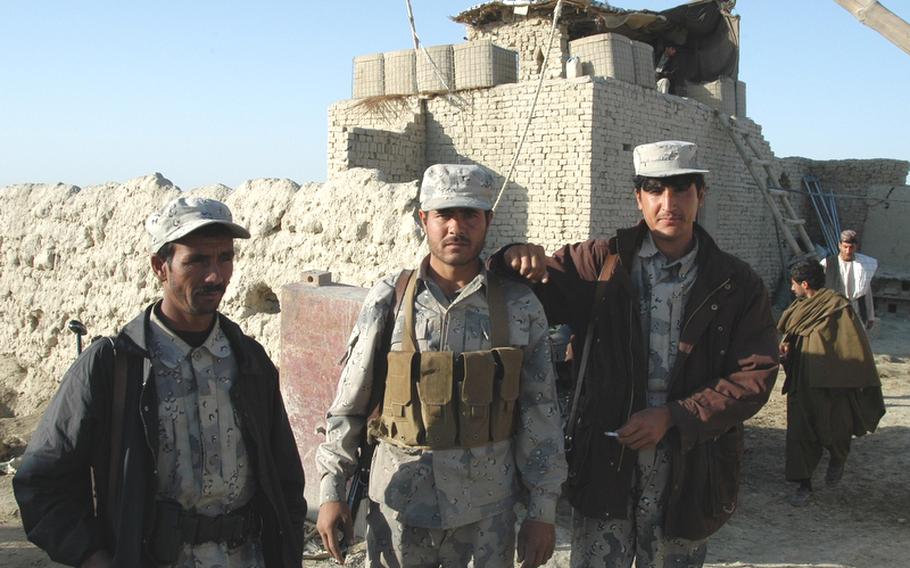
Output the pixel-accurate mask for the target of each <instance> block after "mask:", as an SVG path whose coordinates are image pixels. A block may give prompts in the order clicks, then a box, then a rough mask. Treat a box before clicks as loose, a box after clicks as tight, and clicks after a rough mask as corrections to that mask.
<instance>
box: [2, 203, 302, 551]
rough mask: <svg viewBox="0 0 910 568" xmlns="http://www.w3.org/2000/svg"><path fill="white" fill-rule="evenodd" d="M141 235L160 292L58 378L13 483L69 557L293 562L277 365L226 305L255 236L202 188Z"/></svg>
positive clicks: (297, 497) (292, 458) (289, 460)
mask: <svg viewBox="0 0 910 568" xmlns="http://www.w3.org/2000/svg"><path fill="white" fill-rule="evenodd" d="M146 229H147V230H148V234H149V250H150V253H151V268H152V271H153V272H154V274H155V277H156V278H157V279H158V281H159V282H160V283H161V286H162V289H163V298H162V299H161V300H160V301H156V302H154V303H153V304H151V305H149V306H148V307H147V308H146V309H145V310H144V311H143V312H142V313H140V314H139V315H138V316H137V317H136V318H135V319H133V321H131V322H130V323H128V324H127V325H126V326H125V327H124V328H123V329H122V330H121V331H120V333H119V334H118V335H117V336H115V337H112V338H110V340H107V339H102V340H99V341H95V342H94V343H93V344H92V345H91V346H90V347H89V348H88V349H86V350H85V351H84V352H83V353H82V354H81V355H80V357H79V359H77V360H76V362H75V363H74V364H73V366H72V367H71V368H70V369H69V371H67V373H66V375H65V376H64V378H63V381H62V382H61V385H60V389H59V391H58V392H57V394H56V395H55V396H54V399H53V400H52V401H51V404H50V406H49V407H48V409H47V411H46V412H45V414H44V416H43V418H42V420H41V423H40V425H39V426H38V429H37V430H36V431H35V433H34V434H33V436H32V439H31V441H30V442H29V446H28V449H27V450H26V452H25V455H24V456H23V461H22V465H21V467H20V468H19V471H18V472H17V473H16V477H15V478H14V480H13V488H14V489H15V492H16V499H17V501H18V502H19V507H20V510H21V513H22V522H23V525H24V527H25V531H26V533H27V535H28V538H29V540H31V541H32V542H34V543H35V544H37V545H38V546H39V547H41V548H43V549H44V550H45V551H47V553H48V554H49V555H50V557H51V558H52V559H53V560H54V561H56V562H60V563H63V564H67V565H70V566H83V567H100V568H105V567H107V566H129V567H134V566H135V567H139V566H142V567H145V566H179V567H194V566H224V567H244V568H246V567H261V566H268V567H279V566H284V567H291V566H295V567H299V566H300V562H301V557H302V549H303V522H304V517H305V515H306V501H305V500H304V498H303V487H304V480H303V469H302V467H301V465H300V457H299V456H298V454H297V446H296V444H295V442H294V436H293V434H292V432H291V428H290V425H289V423H288V418H287V414H286V413H285V410H284V405H283V403H282V399H281V393H280V391H279V388H278V372H277V370H276V369H275V367H274V365H273V364H272V362H271V361H270V360H269V357H268V355H267V354H266V352H265V350H264V349H263V348H262V346H261V345H259V343H257V342H256V341H255V340H253V339H252V338H250V337H248V336H246V335H244V333H243V332H242V331H241V329H240V327H239V326H238V325H237V324H235V323H234V322H232V321H230V320H229V319H228V318H226V317H225V316H223V315H221V314H220V313H219V312H218V307H219V305H220V303H221V299H222V298H223V296H224V294H225V291H226V290H227V286H228V284H229V283H230V280H231V275H232V273H233V267H234V238H249V237H250V234H249V232H247V230H246V229H244V228H243V227H241V226H240V225H238V224H236V223H234V222H233V220H232V217H231V212H230V210H229V209H228V208H227V206H226V205H225V204H223V203H221V202H219V201H215V200H213V199H204V198H197V197H178V198H176V199H174V200H172V201H171V202H169V203H168V204H167V205H166V206H165V207H164V209H163V210H162V211H161V212H160V213H155V214H153V215H151V216H150V217H149V218H148V220H147V221H146ZM118 408H119V412H118V410H117V409H118ZM112 453H113V455H111V454H112Z"/></svg>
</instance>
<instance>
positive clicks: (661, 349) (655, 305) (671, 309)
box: [632, 232, 698, 406]
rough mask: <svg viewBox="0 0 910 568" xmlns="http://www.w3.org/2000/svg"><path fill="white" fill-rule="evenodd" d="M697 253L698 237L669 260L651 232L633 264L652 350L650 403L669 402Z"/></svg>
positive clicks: (646, 341)
mask: <svg viewBox="0 0 910 568" xmlns="http://www.w3.org/2000/svg"><path fill="white" fill-rule="evenodd" d="M696 256H698V241H697V240H696V242H695V246H694V247H693V248H692V250H691V251H689V252H688V253H687V254H686V255H685V256H683V257H681V258H678V259H676V260H674V261H673V262H669V261H668V260H667V258H666V257H665V256H664V255H663V254H662V253H661V252H660V251H659V250H658V249H657V246H656V245H655V244H654V239H652V238H651V233H650V232H649V233H648V234H647V235H646V236H645V238H644V240H643V241H642V243H641V248H640V249H639V250H638V254H637V255H636V257H635V260H634V261H633V264H632V282H633V284H634V286H635V287H636V289H637V291H638V297H639V299H640V302H639V312H640V313H639V315H640V316H641V336H642V339H643V340H644V344H645V346H646V351H647V353H648V406H661V405H663V404H664V403H666V401H667V387H668V386H669V380H670V370H671V369H672V368H673V363H674V362H675V361H676V353H677V352H678V351H679V334H680V331H681V330H682V326H683V314H684V312H685V309H686V300H688V299H689V292H690V291H691V290H692V285H693V284H695V279H696V277H697V276H698V267H697V266H696V264H695V258H696Z"/></svg>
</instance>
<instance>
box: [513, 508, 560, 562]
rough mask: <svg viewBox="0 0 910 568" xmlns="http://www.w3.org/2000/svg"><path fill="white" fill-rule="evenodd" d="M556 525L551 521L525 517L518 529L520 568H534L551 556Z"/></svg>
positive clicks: (554, 546) (554, 544) (554, 545)
mask: <svg viewBox="0 0 910 568" xmlns="http://www.w3.org/2000/svg"><path fill="white" fill-rule="evenodd" d="M555 548H556V527H555V526H553V524H552V523H545V522H543V521H534V520H531V519H526V520H525V522H523V523H521V530H519V531H518V561H519V562H521V568H536V567H537V566H540V565H542V564H545V563H546V562H547V560H549V559H550V557H551V556H553V550H554V549H555Z"/></svg>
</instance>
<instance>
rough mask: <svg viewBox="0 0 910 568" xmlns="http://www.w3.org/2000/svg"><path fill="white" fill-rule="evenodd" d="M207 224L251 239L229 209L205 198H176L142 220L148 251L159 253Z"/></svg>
mask: <svg viewBox="0 0 910 568" xmlns="http://www.w3.org/2000/svg"><path fill="white" fill-rule="evenodd" d="M207 225H222V226H224V227H225V228H227V229H228V230H229V231H230V233H231V235H232V236H233V237H235V238H238V239H248V238H250V232H249V231H247V230H246V229H244V228H243V227H241V226H240V225H238V224H237V223H234V218H233V216H231V210H230V209H228V206H227V205H225V204H224V203H222V202H220V201H217V200H215V199H207V198H205V197H178V198H176V199H172V200H171V201H169V202H168V204H167V205H165V206H164V209H162V210H161V211H160V212H158V213H152V214H151V215H149V217H148V219H146V220H145V230H146V231H148V234H149V249H150V250H151V251H152V252H153V253H155V252H158V250H159V249H161V247H163V246H164V245H165V244H167V243H171V242H174V241H177V240H180V239H181V238H183V237H185V236H187V235H189V234H190V233H192V232H193V231H195V230H196V229H200V228H202V227H205V226H207Z"/></svg>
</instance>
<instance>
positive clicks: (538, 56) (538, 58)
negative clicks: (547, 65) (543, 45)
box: [534, 47, 543, 74]
mask: <svg viewBox="0 0 910 568" xmlns="http://www.w3.org/2000/svg"><path fill="white" fill-rule="evenodd" d="M534 62H535V63H537V73H538V74H539V73H540V72H541V71H543V51H541V49H540V48H539V47H538V48H537V53H535V54H534Z"/></svg>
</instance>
